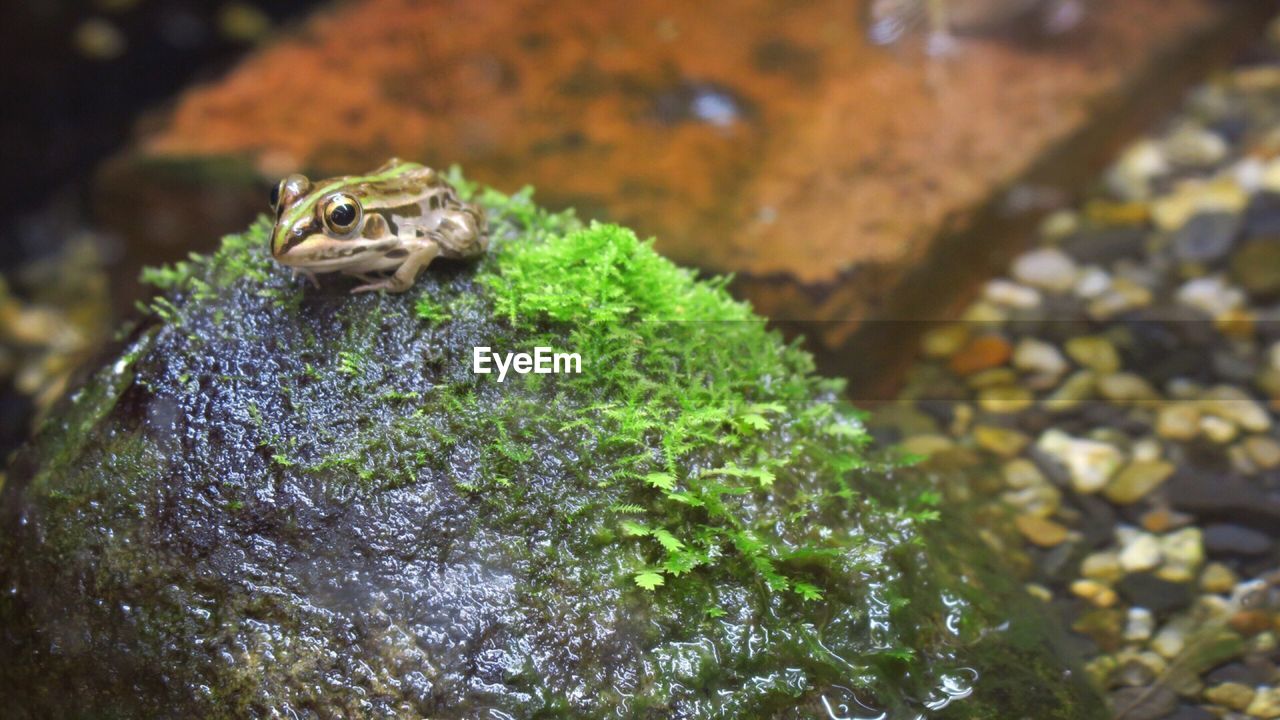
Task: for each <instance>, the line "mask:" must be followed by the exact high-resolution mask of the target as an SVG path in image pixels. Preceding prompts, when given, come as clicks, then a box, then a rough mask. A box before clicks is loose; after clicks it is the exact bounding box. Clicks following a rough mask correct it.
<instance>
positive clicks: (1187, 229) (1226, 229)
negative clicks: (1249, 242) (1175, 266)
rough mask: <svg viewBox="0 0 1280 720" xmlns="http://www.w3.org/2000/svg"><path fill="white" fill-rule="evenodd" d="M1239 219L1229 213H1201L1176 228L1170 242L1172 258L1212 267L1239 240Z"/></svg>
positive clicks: (1237, 216)
mask: <svg viewBox="0 0 1280 720" xmlns="http://www.w3.org/2000/svg"><path fill="white" fill-rule="evenodd" d="M1241 224H1242V222H1241V218H1240V216H1239V215H1236V214H1228V213H1217V212H1215V213H1201V214H1199V215H1196V216H1195V217H1193V218H1191V219H1190V220H1188V221H1187V224H1186V225H1183V226H1182V227H1181V228H1178V231H1177V232H1175V233H1174V234H1173V239H1172V240H1171V241H1170V243H1171V245H1172V247H1173V254H1174V257H1176V258H1177V259H1179V260H1181V261H1183V262H1191V263H1213V262H1216V261H1218V260H1221V259H1222V258H1224V257H1226V256H1227V254H1228V253H1230V252H1231V248H1232V247H1233V246H1234V245H1235V242H1236V239H1237V238H1238V237H1240V227H1241Z"/></svg>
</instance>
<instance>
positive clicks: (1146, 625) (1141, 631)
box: [1122, 607, 1156, 642]
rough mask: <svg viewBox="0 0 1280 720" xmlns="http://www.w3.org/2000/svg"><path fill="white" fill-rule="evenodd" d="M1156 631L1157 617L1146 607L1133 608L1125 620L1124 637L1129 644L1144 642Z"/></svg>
mask: <svg viewBox="0 0 1280 720" xmlns="http://www.w3.org/2000/svg"><path fill="white" fill-rule="evenodd" d="M1155 630H1156V617H1155V615H1154V614H1152V612H1151V611H1150V610H1148V609H1146V608H1144V607H1131V608H1129V613H1128V615H1127V616H1126V618H1125V624H1124V635H1123V636H1122V637H1124V639H1125V640H1128V641H1129V642H1142V641H1144V640H1146V639H1148V638H1150V637H1151V634H1152V633H1153V632H1155Z"/></svg>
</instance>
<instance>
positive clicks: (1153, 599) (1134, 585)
mask: <svg viewBox="0 0 1280 720" xmlns="http://www.w3.org/2000/svg"><path fill="white" fill-rule="evenodd" d="M1116 591H1117V592H1119V593H1120V595H1121V596H1122V597H1124V599H1125V600H1128V601H1129V602H1130V603H1131V604H1133V605H1138V606H1141V607H1144V608H1147V609H1148V610H1150V611H1151V612H1153V613H1155V614H1156V615H1158V616H1167V615H1169V614H1171V613H1173V612H1175V611H1178V610H1181V609H1182V608H1185V607H1187V606H1188V605H1190V604H1191V600H1192V598H1193V597H1194V593H1193V592H1192V588H1191V586H1190V585H1188V584H1186V583H1176V582H1170V581H1168V580H1164V579H1162V578H1159V577H1156V576H1155V575H1154V574H1152V573H1134V574H1132V575H1126V576H1125V577H1124V578H1122V579H1121V580H1120V582H1118V583H1116Z"/></svg>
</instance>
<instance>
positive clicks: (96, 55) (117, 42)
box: [72, 18, 128, 60]
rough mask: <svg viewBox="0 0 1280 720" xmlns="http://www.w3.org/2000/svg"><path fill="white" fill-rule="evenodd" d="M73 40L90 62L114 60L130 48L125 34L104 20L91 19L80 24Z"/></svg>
mask: <svg viewBox="0 0 1280 720" xmlns="http://www.w3.org/2000/svg"><path fill="white" fill-rule="evenodd" d="M72 38H73V39H74V41H75V46H76V49H77V50H79V51H80V54H82V55H84V56H85V57H87V58H89V59H90V60H114V59H116V58H118V57H120V56H121V55H123V54H124V51H125V48H126V47H128V42H127V41H126V40H125V36H124V33H122V32H120V30H119V28H117V27H116V26H115V25H113V24H112V23H110V22H108V21H107V20H103V19H102V18H89V19H88V20H85V21H84V22H82V23H80V25H79V26H78V27H77V28H76V30H75V33H74V35H73V36H72Z"/></svg>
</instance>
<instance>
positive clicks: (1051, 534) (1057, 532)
mask: <svg viewBox="0 0 1280 720" xmlns="http://www.w3.org/2000/svg"><path fill="white" fill-rule="evenodd" d="M1013 521H1014V525H1016V526H1017V528H1018V532H1020V533H1022V536H1023V537H1025V538H1026V539H1027V540H1029V541H1031V543H1033V544H1035V545H1039V546H1040V547H1046V548H1048V547H1054V546H1056V545H1061V544H1062V543H1063V542H1064V541H1065V540H1066V539H1067V535H1068V531H1067V528H1065V527H1063V526H1062V525H1060V524H1058V523H1056V522H1054V521H1052V520H1049V519H1047V518H1043V517H1039V516H1036V515H1019V516H1017V517H1016V518H1014V520H1013Z"/></svg>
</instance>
